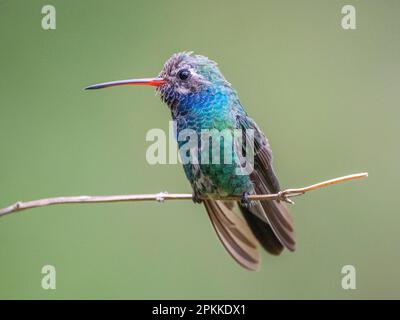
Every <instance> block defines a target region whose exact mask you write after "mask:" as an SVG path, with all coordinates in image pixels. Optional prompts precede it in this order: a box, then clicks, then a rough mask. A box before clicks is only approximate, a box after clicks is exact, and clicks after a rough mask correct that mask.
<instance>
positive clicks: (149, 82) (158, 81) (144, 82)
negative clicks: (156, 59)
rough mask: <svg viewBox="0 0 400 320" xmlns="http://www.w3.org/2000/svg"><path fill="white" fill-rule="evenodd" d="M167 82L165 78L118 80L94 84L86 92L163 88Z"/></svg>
mask: <svg viewBox="0 0 400 320" xmlns="http://www.w3.org/2000/svg"><path fill="white" fill-rule="evenodd" d="M165 82H166V81H165V80H164V79H163V78H145V79H128V80H117V81H110V82H103V83H97V84H93V85H91V86H88V87H86V88H85V90H93V89H103V88H108V87H116V86H135V85H136V86H138V85H141V86H154V87H158V86H161V85H162V84H163V83H165Z"/></svg>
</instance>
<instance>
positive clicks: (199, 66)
mask: <svg viewBox="0 0 400 320" xmlns="http://www.w3.org/2000/svg"><path fill="white" fill-rule="evenodd" d="M121 85H147V86H155V87H156V92H157V93H159V94H160V96H161V99H162V100H163V101H164V102H166V103H167V104H169V105H170V106H171V104H173V103H174V102H176V101H179V100H181V99H183V98H184V97H187V96H189V95H195V94H197V93H200V92H204V91H210V92H212V91H214V90H216V89H220V88H230V84H229V82H227V81H226V80H225V78H224V76H223V75H222V73H221V72H220V71H219V69H218V67H217V64H216V63H215V62H214V61H212V60H210V59H208V58H207V57H204V56H201V55H196V54H193V53H192V52H181V53H176V54H174V55H172V56H171V57H170V58H169V59H168V60H167V62H165V64H164V67H163V69H162V70H161V72H160V74H159V75H158V76H157V77H155V78H144V79H128V80H117V81H111V82H103V83H98V84H94V85H91V86H88V87H86V88H85V89H86V90H93V89H102V88H108V87H114V86H121Z"/></svg>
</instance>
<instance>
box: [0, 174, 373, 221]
mask: <svg viewBox="0 0 400 320" xmlns="http://www.w3.org/2000/svg"><path fill="white" fill-rule="evenodd" d="M365 177H368V173H367V172H363V173H356V174H351V175H348V176H343V177H339V178H335V179H331V180H327V181H323V182H320V183H316V184H313V185H310V186H308V187H303V188H293V189H286V190H284V191H281V192H279V193H274V194H257V195H249V197H248V198H249V200H264V201H265V200H278V201H286V202H289V203H292V201H291V200H290V199H289V198H291V197H296V196H300V195H303V194H304V193H306V192H308V191H311V190H315V189H319V188H322V187H326V186H329V185H332V184H335V183H338V182H343V181H348V180H354V179H359V178H365ZM191 199H192V195H191V194H169V193H168V192H160V193H156V194H133V195H115V196H75V197H57V198H46V199H39V200H33V201H28V202H16V203H14V204H13V205H11V206H9V207H6V208H3V209H0V217H2V216H5V215H6V214H9V213H13V212H18V211H22V210H26V209H32V208H38V207H44V206H50V205H56V204H71V203H109V202H132V201H158V202H164V201H165V200H191ZM202 199H207V198H206V197H204V198H202ZM213 199H216V200H237V201H240V199H241V197H240V196H227V197H213Z"/></svg>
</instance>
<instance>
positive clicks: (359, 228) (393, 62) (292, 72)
mask: <svg viewBox="0 0 400 320" xmlns="http://www.w3.org/2000/svg"><path fill="white" fill-rule="evenodd" d="M46 4H51V5H53V6H55V8H56V14H57V15H56V19H57V20H56V22H57V24H56V30H47V31H46V30H43V29H42V27H41V20H42V17H43V16H44V15H42V14H41V9H42V7H43V6H44V5H46ZM345 4H348V1H331V0H330V1H328V0H325V1H317V0H314V1H281V0H280V1H278V0H275V1H264V0H263V1H242V2H239V1H236V2H233V1H227V0H226V1H211V0H210V1H205V0H202V1H183V0H182V1H177V0H173V1H128V0H126V1H122V0H118V1H112V2H111V1H105V0H102V1H100V0H96V1H95V0H87V1H78V0H73V1H59V0H52V1H47V0H46V1H42V0H32V1H23V0H12V1H11V0H0V40H1V51H0V70H1V77H0V93H1V94H0V150H1V151H0V152H1V157H0V207H3V206H7V205H9V204H11V203H13V202H15V201H17V200H32V199H36V198H43V197H50V196H61V195H82V194H99V195H107V194H130V193H154V192H159V191H165V190H168V191H169V192H177V193H178V192H179V193H180V192H183V193H185V192H188V193H189V192H191V188H190V185H189V184H188V182H187V181H186V178H185V176H184V173H183V170H182V168H181V166H180V165H179V164H177V165H156V166H151V165H149V164H148V163H147V162H146V159H145V153H146V149H147V147H148V146H149V144H150V143H149V142H146V141H145V135H146V133H147V131H148V130H149V129H151V128H161V129H164V130H168V121H169V119H170V115H169V112H168V109H167V107H166V106H164V105H163V104H162V103H161V101H160V100H159V98H158V97H155V95H154V91H153V89H152V88H147V87H146V88H134V87H120V88H113V89H108V90H104V91H96V92H85V91H83V90H82V88H83V87H84V86H86V85H89V84H92V83H96V82H100V81H107V80H115V79H125V78H131V77H151V76H155V75H157V74H158V72H159V71H160V70H161V68H162V66H163V64H164V61H165V60H166V59H168V58H169V56H170V55H171V54H172V53H174V52H178V51H183V50H193V51H195V52H196V53H200V54H203V55H206V56H208V57H210V58H212V59H214V60H216V61H217V62H218V63H219V66H220V68H221V70H222V72H223V73H224V75H225V77H226V78H227V79H228V80H229V81H230V82H231V83H232V84H233V86H234V87H235V88H236V89H237V90H238V92H239V96H240V98H241V101H242V103H243V105H244V106H245V107H246V109H247V111H248V112H249V114H250V115H251V116H252V117H254V118H255V119H256V121H257V123H258V124H259V126H260V127H261V128H262V129H263V130H264V132H265V133H266V135H267V136H268V137H269V140H270V142H271V145H272V148H273V151H274V164H275V168H276V171H277V173H278V176H279V178H280V181H281V186H282V187H283V188H287V187H300V186H305V185H308V184H311V183H314V182H318V181H322V180H325V179H329V178H333V177H337V176H341V175H345V174H350V173H355V172H361V171H369V174H370V177H369V178H368V179H366V180H359V181H355V182H348V183H343V184H340V185H335V186H332V187H329V188H326V189H321V190H318V191H314V192H312V193H308V194H307V195H305V196H303V197H300V198H297V199H296V204H295V205H294V206H292V207H291V210H292V213H293V215H294V217H295V224H296V231H297V239H298V244H297V251H296V252H295V253H288V252H286V251H285V252H284V254H283V255H282V256H280V257H272V256H269V255H267V254H265V253H263V254H262V255H263V263H262V268H261V271H259V272H256V273H251V272H248V271H246V270H243V269H241V268H240V267H239V266H238V265H237V264H236V263H235V262H234V261H233V260H232V259H231V258H230V257H229V256H228V254H226V252H225V250H224V249H223V248H222V246H221V245H220V243H219V241H218V240H217V238H216V235H215V234H214V231H213V230H212V227H211V225H210V222H209V221H208V218H207V216H206V214H205V211H204V210H203V207H202V206H200V205H194V204H193V203H191V202H190V201H176V202H166V203H164V204H158V203H152V202H143V203H124V204H91V205H71V206H55V207H46V208H40V209H34V210H30V211H25V212H21V213H17V214H12V215H8V216H6V217H4V218H1V219H0V298H2V299H11V298H23V299H31V298H39V299H67V298H77V299H82V298H101V299H102V298H121V299H138V298H140V299H150V298H152V299H175V298H181V299H202V298H211V299H214V298H221V299H278V298H279V299H280V298H284V299H294V298H302V299H309V298H317V299H325V298H334V299H367V298H388V299H391V298H400V293H399V292H400V278H399V276H398V270H399V268H400V250H399V247H398V242H399V240H400V236H399V224H400V212H399V209H398V204H397V201H396V198H397V196H398V186H399V178H400V173H399V170H398V163H399V160H400V149H399V144H398V138H399V134H400V129H399V117H400V108H399V98H400V93H399V71H400V70H399V66H400V64H399V54H400V41H399V40H400V38H399V37H400V19H399V9H400V2H398V1H395V0H393V1H389V0H387V1H372V0H368V1H366V0H364V1H351V4H352V5H354V6H355V8H356V13H357V15H356V17H357V29H356V30H344V29H343V28H342V27H341V19H342V17H343V14H342V13H341V8H342V6H343V5H345ZM47 264H50V265H54V266H55V267H56V271H57V289H56V290H43V289H42V287H41V280H42V277H43V275H42V274H41V269H42V266H44V265H47ZM348 264H350V265H354V267H355V268H356V270H357V278H356V279H357V280H356V285H357V289H356V290H343V289H342V287H341V280H342V277H343V275H342V274H341V269H342V267H343V266H344V265H348Z"/></svg>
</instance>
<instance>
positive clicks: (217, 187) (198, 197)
mask: <svg viewBox="0 0 400 320" xmlns="http://www.w3.org/2000/svg"><path fill="white" fill-rule="evenodd" d="M120 85H147V86H154V87H156V92H157V93H158V94H159V95H160V97H161V100H162V101H163V102H165V103H166V104H167V106H168V107H169V109H170V111H171V115H172V119H173V120H174V121H175V124H176V136H177V137H178V136H179V134H180V133H181V132H183V130H186V129H190V130H192V131H194V132H196V133H198V134H199V135H200V133H201V132H202V131H203V130H205V129H209V130H213V129H217V130H219V131H221V130H228V131H233V130H242V132H243V135H244V136H245V137H243V138H247V137H246V134H247V133H246V132H248V131H249V129H251V130H252V132H253V135H254V137H253V143H252V147H253V149H254V150H253V152H254V164H253V170H252V171H251V172H249V174H238V171H237V169H238V167H240V166H241V164H240V163H238V161H231V162H229V163H216V164H215V163H213V162H211V163H210V161H208V162H206V163H202V162H201V161H200V162H199V163H192V162H189V163H184V165H183V166H184V171H185V174H186V177H187V178H188V180H189V181H190V183H191V185H192V188H193V195H194V196H193V197H194V201H195V202H202V203H203V204H204V206H205V208H206V211H207V213H208V216H209V217H210V220H211V223H212V225H213V227H214V229H215V231H216V233H217V235H218V238H219V239H220V241H221V242H222V244H223V246H224V247H225V249H226V250H227V251H228V252H229V254H230V255H231V256H232V257H233V258H234V259H235V260H236V261H237V262H238V263H239V264H240V265H241V266H243V267H245V268H246V269H249V270H258V269H259V265H260V254H259V252H258V250H257V246H258V243H259V244H261V246H262V247H263V248H264V249H265V250H266V251H267V252H269V253H270V254H273V255H279V254H280V253H281V252H282V251H283V249H284V248H287V249H288V250H290V251H294V250H295V239H294V230H293V220H292V217H291V216H290V213H289V211H288V209H287V208H286V206H285V205H284V204H283V203H282V202H281V201H277V200H272V201H271V200H268V201H249V200H248V198H247V196H248V195H252V194H270V193H278V192H279V191H280V187H279V182H278V179H277V177H276V175H275V172H274V169H273V167H272V153H271V148H270V145H269V143H268V140H267V139H266V137H265V135H264V134H263V132H262V131H261V130H260V129H259V127H258V126H257V124H256V123H255V121H254V120H253V119H252V118H250V117H249V116H248V114H247V113H246V111H245V110H244V108H243V106H242V104H241V103H240V101H239V98H238V94H237V92H236V91H235V89H234V88H233V87H232V86H231V84H230V83H229V82H228V81H227V80H226V79H225V78H224V76H223V75H222V73H221V72H220V70H219V69H218V67H217V64H216V63H215V62H214V61H212V60H209V59H208V58H206V57H204V56H201V55H196V54H193V53H192V52H181V53H176V54H174V55H172V57H171V58H169V59H168V60H167V62H166V63H165V65H164V67H163V69H162V70H161V72H160V74H159V75H158V77H156V78H145V79H129V80H119V81H112V82H104V83H99V84H95V85H91V86H88V87H86V88H85V89H100V88H107V87H112V86H120ZM183 145H184V142H182V141H180V140H179V139H178V146H179V147H182V146H183ZM195 148H198V145H195ZM199 149H201V147H199ZM218 150H220V149H218ZM228 150H229V149H228ZM242 151H243V149H242V148H241V147H240V148H238V147H235V146H234V147H233V148H232V149H231V153H232V154H231V156H233V159H234V160H237V159H238V158H240V155H239V153H240V152H242ZM196 152H199V150H196ZM227 195H238V196H239V195H240V196H241V197H242V199H243V200H242V201H222V200H216V199H213V196H214V198H215V196H217V197H218V196H219V197H221V196H227ZM235 207H238V208H239V209H240V211H241V212H242V215H243V217H244V220H243V219H242V218H240V217H239V216H238V215H237V214H235V213H234V211H233V210H234V208H235Z"/></svg>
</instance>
